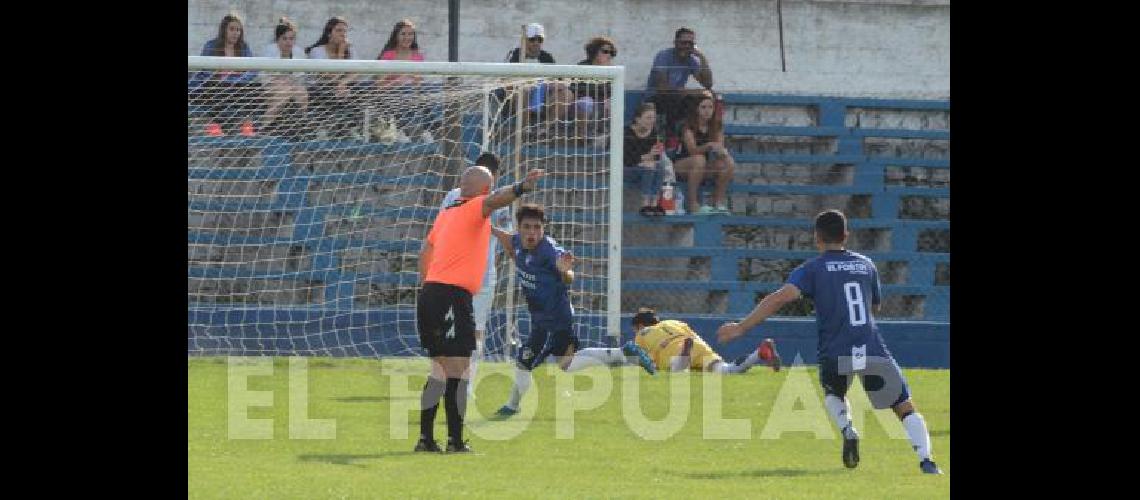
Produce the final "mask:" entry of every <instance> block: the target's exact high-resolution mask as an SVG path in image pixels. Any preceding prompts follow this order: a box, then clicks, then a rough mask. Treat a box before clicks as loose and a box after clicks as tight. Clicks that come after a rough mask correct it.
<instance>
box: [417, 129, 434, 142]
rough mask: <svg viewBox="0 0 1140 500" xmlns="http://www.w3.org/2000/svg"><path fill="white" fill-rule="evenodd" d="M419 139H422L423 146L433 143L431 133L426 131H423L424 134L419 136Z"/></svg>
mask: <svg viewBox="0 0 1140 500" xmlns="http://www.w3.org/2000/svg"><path fill="white" fill-rule="evenodd" d="M420 138H421V139H423V141H424V144H431V143H433V142H435V137H432V135H431V132H429V131H427V130H425V131H424V133H422V134H420Z"/></svg>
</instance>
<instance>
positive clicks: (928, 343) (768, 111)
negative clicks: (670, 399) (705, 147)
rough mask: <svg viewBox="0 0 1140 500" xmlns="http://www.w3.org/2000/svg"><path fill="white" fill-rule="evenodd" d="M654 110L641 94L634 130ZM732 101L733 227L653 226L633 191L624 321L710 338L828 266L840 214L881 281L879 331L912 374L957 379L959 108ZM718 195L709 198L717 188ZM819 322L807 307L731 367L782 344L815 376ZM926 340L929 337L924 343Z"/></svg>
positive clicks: (724, 221)
mask: <svg viewBox="0 0 1140 500" xmlns="http://www.w3.org/2000/svg"><path fill="white" fill-rule="evenodd" d="M643 98H644V94H643V93H642V92H627V98H626V103H627V107H626V110H627V121H629V119H630V118H632V110H633V109H634V108H635V107H636V105H637V104H638V103H639V102H641V101H642V100H643ZM724 101H725V105H726V106H725V113H724V122H725V142H726V147H727V148H728V149H729V150H730V151H732V153H733V156H734V159H735V161H736V171H735V174H734V178H733V181H732V184H731V185H730V187H729V190H728V198H729V210H730V212H731V214H730V215H727V216H705V215H683V216H670V217H643V216H639V215H638V214H637V213H636V209H637V207H636V205H637V202H636V200H637V197H636V195H637V193H636V191H635V190H634V189H631V187H630V186H626V189H625V207H624V209H625V217H624V222H623V233H622V247H623V248H622V259H623V260H622V279H623V281H622V291H623V293H622V310H623V312H626V313H628V312H630V311H633V310H636V308H637V307H638V306H640V305H652V306H655V307H657V308H658V309H659V310H662V311H668V312H669V313H673V314H674V315H677V316H681V317H685V318H688V319H690V322H691V323H694V326H696V327H698V329H702V330H701V331H702V332H703V333H704V334H705V335H706V337H707V336H708V335H711V332H713V331H715V328H716V326H717V325H718V324H719V322H720V321H723V320H724V319H737V318H740V317H743V316H744V315H746V314H747V313H748V312H749V311H751V310H752V308H753V307H754V306H755V304H756V303H757V302H758V301H759V299H760V298H762V297H763V296H764V295H765V294H767V293H771V292H772V291H774V290H776V289H777V288H779V286H780V285H782V284H783V283H784V280H785V279H786V278H787V276H788V274H789V273H790V272H791V270H792V269H794V268H795V266H797V265H799V264H800V263H802V262H803V261H805V260H807V259H809V258H812V257H814V256H816V255H818V251H817V250H816V249H815V245H814V240H813V237H812V234H811V230H810V229H811V225H812V219H813V218H814V216H815V215H816V214H817V213H819V212H820V211H822V210H825V209H828V208H838V209H841V210H843V211H844V212H845V213H846V214H847V215H848V217H849V220H850V227H851V231H852V237H851V240H850V241H849V248H851V249H852V250H854V251H858V252H861V253H864V254H866V255H868V256H869V257H871V258H872V259H873V260H874V261H875V262H876V265H877V266H878V268H879V271H880V273H881V277H882V283H883V295H884V297H883V309H882V311H881V313H880V314H879V316H878V317H877V318H878V319H880V326H881V330H882V331H883V335H884V337H886V339H887V342H888V344H889V345H891V346H892V350H894V351H895V353H896V356H897V357H899V359H900V363H902V364H904V365H908V366H943V367H944V366H948V365H949V320H950V284H949V273H950V221H949V218H950V198H949V196H950V189H949V186H950V154H949V139H950V130H949V128H950V103H949V101H930V100H897V99H894V100H888V99H860V98H840V97H813V96H784V95H764V94H727V95H725V96H724ZM704 188H707V189H703V191H705V195H706V196H707V195H708V192H709V191H711V186H710V185H709V183H706V184H705V186H704ZM678 189H679V190H683V189H684V186H683V185H681V186H679V188H678ZM666 314H668V313H666ZM812 314H813V311H812V309H811V307H810V304H809V303H807V302H806V301H802V300H801V301H800V302H799V303H796V304H792V305H789V306H786V307H785V308H784V310H783V311H781V313H780V315H781V316H782V317H780V318H775V319H773V320H769V322H768V323H767V324H766V326H765V327H764V328H762V329H763V330H764V333H763V334H761V333H760V332H752V333H751V334H750V340H751V342H749V341H745V342H743V343H742V344H735V345H734V346H733V347H729V346H725V349H724V351H723V353H725V354H726V355H732V354H735V353H736V351H740V352H744V350H746V349H743V348H742V346H747V345H754V343H755V341H757V340H759V338H760V337H761V336H775V337H777V340H778V341H780V340H782V341H784V342H783V344H786V345H792V346H794V350H796V351H797V352H801V353H802V354H803V355H804V359H805V361H808V362H811V361H813V360H814V339H815V332H814V329H813V326H814V323H813V322H811V321H810V320H811V318H812ZM789 316H791V317H789ZM796 316H799V317H801V318H802V319H797V318H794V317H796ZM803 321H807V323H804V322H803ZM919 330H922V331H925V332H926V333H925V334H923V335H914V333H915V332H916V331H919ZM781 336H782V337H783V338H781ZM714 346H715V344H714Z"/></svg>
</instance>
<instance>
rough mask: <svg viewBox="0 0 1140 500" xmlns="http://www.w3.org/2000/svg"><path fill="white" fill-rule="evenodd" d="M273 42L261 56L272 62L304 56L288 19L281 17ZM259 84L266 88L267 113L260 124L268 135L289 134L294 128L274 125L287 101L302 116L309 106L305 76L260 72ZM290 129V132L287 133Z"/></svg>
mask: <svg viewBox="0 0 1140 500" xmlns="http://www.w3.org/2000/svg"><path fill="white" fill-rule="evenodd" d="M273 40H274V41H273V43H270V44H269V45H266V46H265V49H264V50H263V51H262V52H261V54H260V55H261V57H268V58H272V59H304V58H305V53H304V51H302V50H301V47H299V46H297V25H296V24H294V23H293V21H290V20H289V18H287V17H284V16H282V17H281V19H279V20H278V21H277V27H276V28H274V30H273ZM261 80H262V84H263V85H264V87H265V89H266V110H265V115H264V116H263V117H262V123H263V125H264V127H265V128H266V129H267V130H266V133H269V134H278V133H280V134H284V135H292V134H293V132H294V131H295V129H296V127H289V126H286V125H283V124H277V123H275V122H276V121H277V118H278V115H279V114H280V111H281V108H282V107H283V106H285V105H286V104H288V103H289V102H295V103H296V105H297V108H298V111H299V112H300V113H301V114H302V115H303V114H304V112H305V109H306V108H308V106H309V92H308V90H306V89H305V74H304V73H301V72H297V73H269V72H266V73H263V74H262V76H261ZM286 129H289V130H286Z"/></svg>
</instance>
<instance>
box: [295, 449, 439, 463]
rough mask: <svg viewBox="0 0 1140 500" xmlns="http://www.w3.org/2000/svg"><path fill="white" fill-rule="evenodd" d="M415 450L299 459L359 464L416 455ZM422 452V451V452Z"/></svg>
mask: <svg viewBox="0 0 1140 500" xmlns="http://www.w3.org/2000/svg"><path fill="white" fill-rule="evenodd" d="M415 454H416V452H414V451H410V450H409V451H390V452H387V453H372V454H368V455H348V454H344V455H298V456H297V460H300V461H302V462H322V463H326V464H333V465H358V466H360V465H361V464H358V463H356V462H358V461H361V460H376V459H381V458H397V457H408V456H412V455H415ZM421 454H422V453H421Z"/></svg>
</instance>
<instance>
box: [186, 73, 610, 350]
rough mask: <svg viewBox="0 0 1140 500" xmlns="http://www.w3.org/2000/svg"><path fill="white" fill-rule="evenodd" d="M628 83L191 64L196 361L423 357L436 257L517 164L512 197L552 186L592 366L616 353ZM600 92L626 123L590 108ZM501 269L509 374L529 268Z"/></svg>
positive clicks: (495, 318)
mask: <svg viewBox="0 0 1140 500" xmlns="http://www.w3.org/2000/svg"><path fill="white" fill-rule="evenodd" d="M624 74H625V73H624V68H623V67H621V66H588V65H574V66H570V65H550V64H513V63H476V62H407V61H370V60H308V59H306V60H287V59H270V58H248V57H204V56H188V65H187V81H188V86H187V158H188V176H187V184H188V207H189V208H188V236H189V238H188V265H187V267H188V268H189V273H188V277H187V278H188V300H189V309H188V353H189V354H191V355H331V356H385V355H407V354H412V355H415V354H421V353H422V351H421V350H420V349H419V342H418V339H417V336H416V331H415V320H414V310H415V297H416V293H417V291H418V283H417V276H418V274H417V273H416V266H415V263H416V260H417V259H418V252H419V249H420V244H421V242H422V240H423V238H424V237H426V234H427V230H428V229H430V226H431V223H432V221H433V219H434V217H435V214H436V213H437V211H438V208H439V204H440V202H441V201H442V199H443V197H444V195H445V194H446V193H447V191H448V190H450V189H452V188H454V187H457V186H458V174H459V173H460V172H461V171H462V168H465V167H466V166H468V165H470V164H472V162H473V161H474V159H475V158H476V157H477V156H478V155H479V154H480V153H483V152H493V153H495V154H497V155H498V156H499V159H500V162H501V163H500V166H499V170H498V173H497V176H496V177H497V179H496V186H502V185H505V184H507V183H510V182H514V181H515V180H516V179H518V178H520V177H521V176H522V175H525V172H526V171H527V170H529V169H532V168H544V169H546V170H547V172H548V177H547V178H546V179H544V180H543V181H540V189H539V190H538V191H536V192H535V193H532V194H530V195H528V196H527V197H525V198H524V199H523V200H522V201H524V202H536V203H540V204H541V205H543V206H544V207H545V208H546V210H547V218H548V220H549V221H550V223H549V224H548V227H547V235H549V236H551V237H553V238H554V239H555V240H557V241H558V242H559V244H561V245H562V246H563V247H564V248H567V249H569V250H572V251H574V252H575V256H576V257H577V259H576V261H577V262H576V264H575V268H576V269H575V271H576V274H578V276H579V278H578V279H576V280H575V283H574V285H573V286H572V289H571V301H572V303H573V306H574V308H575V313H576V314H575V316H576V323H577V325H576V328H577V329H578V330H577V333H578V335H579V338H581V340H582V341H583V343H584V345H583V347H589V346H613V345H614V344H615V342H616V339H618V338H620V334H621V333H620V332H621V324H620V313H621V309H620V303H621V212H622V187H621V186H622V151H623V129H624V109H625V108H624V92H623V89H624V83H625V82H624ZM602 86H608V87H609V88H610V89H612V91H610V92H609V93H608V94H607V95H608V106H604V105H603V103H602V102H599V101H597V100H591V99H588V97H589V96H591V95H598V94H596V92H597V91H598V89H599V88H601V87H602ZM520 110H521V112H520ZM517 204H518V202H516V204H515V205H514V206H512V210H511V213H512V214H513V210H514V207H515V206H517ZM492 258H495V257H494V256H492ZM496 260H497V263H496V269H497V270H498V278H499V279H498V284H497V286H496V290H495V298H494V301H493V306H492V308H491V311H492V319H491V320H490V321H488V325H489V327H488V331H487V338H488V347H487V352H488V353H489V354H491V355H492V356H510V355H513V352H512V349H513V348H514V346H516V345H517V342H518V338H519V334H520V333H521V334H523V335H525V334H526V333H527V332H528V331H529V329H525V327H519V328H524V329H522V330H521V331H516V330H515V328H516V325H520V324H522V323H524V322H525V321H526V318H527V316H528V315H527V314H526V313H525V312H522V309H523V308H525V301H523V300H522V299H521V294H520V293H519V291H518V290H517V289H516V288H517V286H516V285H515V284H514V280H513V277H514V269H513V265H512V264H511V263H510V262H509V259H506V258H505V257H503V256H499V257H498V258H497V259H496Z"/></svg>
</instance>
